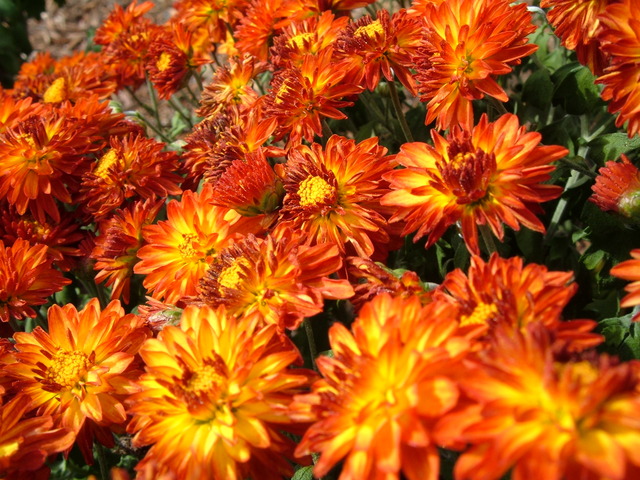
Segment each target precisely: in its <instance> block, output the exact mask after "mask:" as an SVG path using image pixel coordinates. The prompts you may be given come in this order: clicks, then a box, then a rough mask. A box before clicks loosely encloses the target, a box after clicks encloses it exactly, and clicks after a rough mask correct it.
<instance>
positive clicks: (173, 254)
mask: <svg viewBox="0 0 640 480" xmlns="http://www.w3.org/2000/svg"><path fill="white" fill-rule="evenodd" d="M212 196H213V187H212V186H211V185H205V186H204V188H203V190H202V192H201V193H200V194H197V193H193V192H191V191H189V190H187V191H185V192H184V193H183V195H182V199H181V200H180V202H178V201H176V200H172V201H171V202H169V204H168V205H167V220H165V221H161V222H158V224H157V225H147V226H145V227H144V228H143V229H142V235H143V237H144V240H145V242H146V243H147V245H144V246H143V247H142V248H141V249H140V250H138V258H140V262H139V263H137V264H136V265H135V266H134V268H133V271H134V273H140V274H143V275H146V277H145V279H144V282H143V285H144V287H145V288H146V289H147V290H148V291H151V292H153V295H154V296H155V297H156V298H157V299H158V300H162V299H164V301H165V302H167V303H174V304H175V303H176V302H177V301H178V300H179V299H180V298H182V297H184V296H193V295H196V294H197V290H196V289H197V286H198V282H199V281H200V279H201V278H202V277H203V276H204V274H205V272H206V271H207V269H208V268H209V265H210V264H211V262H212V261H213V257H214V255H215V254H216V253H218V252H220V251H221V250H222V249H224V248H226V247H227V246H229V245H230V244H231V243H232V242H233V240H234V238H235V237H237V236H238V234H239V233H248V231H250V230H249V228H247V224H246V223H245V222H239V220H240V219H241V218H242V217H241V216H240V215H239V214H237V213H236V212H234V211H233V210H230V209H227V208H223V207H215V206H212V205H211V199H212Z"/></svg>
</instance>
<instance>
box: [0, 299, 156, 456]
mask: <svg viewBox="0 0 640 480" xmlns="http://www.w3.org/2000/svg"><path fill="white" fill-rule="evenodd" d="M48 317H49V318H48V319H49V333H47V332H45V331H44V330H43V329H42V328H40V327H36V329H35V330H34V331H33V332H31V333H23V332H18V333H16V334H15V335H14V338H15V340H16V345H15V348H16V350H17V353H16V354H15V357H16V358H17V360H18V362H17V363H12V364H9V365H5V366H4V370H5V372H6V374H8V375H9V376H10V377H12V378H13V379H14V380H15V382H14V387H15V388H16V390H17V391H19V392H21V393H22V394H24V395H25V396H27V397H28V398H29V399H31V402H32V405H31V408H34V409H36V414H37V415H39V416H42V415H51V416H52V417H53V420H54V424H55V426H56V427H64V428H68V429H70V430H71V431H72V432H73V433H74V436H75V437H76V442H77V444H78V446H79V447H80V450H81V451H82V453H83V455H84V457H85V459H86V460H87V461H88V462H89V463H90V462H91V459H92V458H93V454H92V453H91V449H92V440H93V439H92V436H93V435H94V434H95V435H97V436H98V440H99V441H100V442H101V443H104V444H105V445H107V446H109V447H110V446H113V437H112V435H111V434H110V429H111V428H112V427H114V426H117V425H122V424H123V423H124V422H125V420H126V415H125V410H124V405H123V404H122V401H123V400H124V398H125V397H126V395H127V394H129V393H131V391H132V390H131V389H132V379H133V378H135V376H136V373H137V372H136V371H134V370H133V367H134V365H135V364H134V363H132V362H133V361H134V356H135V354H136V353H137V352H138V349H139V348H140V346H141V345H142V343H143V341H144V340H145V338H146V337H147V335H148V331H147V330H146V329H145V328H143V326H142V321H141V320H140V319H139V318H138V317H136V316H135V315H132V314H129V315H125V314H124V310H123V309H122V308H121V307H120V303H119V302H118V301H113V302H111V303H110V304H109V305H108V306H107V307H106V308H105V309H104V310H102V311H101V310H100V306H99V304H98V300H97V299H95V298H94V299H92V300H91V301H89V303H88V304H87V306H86V307H85V308H84V309H82V310H80V311H79V312H78V311H77V310H76V307H75V306H73V305H72V304H68V305H65V306H64V307H59V306H57V305H53V306H52V307H51V308H49V311H48Z"/></svg>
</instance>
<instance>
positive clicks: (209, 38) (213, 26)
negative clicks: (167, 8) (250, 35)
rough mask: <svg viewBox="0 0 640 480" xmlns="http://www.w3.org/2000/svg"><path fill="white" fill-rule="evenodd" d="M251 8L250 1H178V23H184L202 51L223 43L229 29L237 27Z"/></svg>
mask: <svg viewBox="0 0 640 480" xmlns="http://www.w3.org/2000/svg"><path fill="white" fill-rule="evenodd" d="M248 6H249V0H178V1H176V2H174V4H173V8H174V9H175V10H176V17H175V19H176V21H179V22H182V23H184V25H185V26H186V27H187V29H188V30H189V31H192V32H194V37H195V39H196V42H197V43H198V45H200V48H201V49H205V48H207V49H208V48H211V46H210V45H211V44H213V43H219V42H222V41H223V40H224V39H225V35H226V34H227V33H228V28H233V27H235V26H236V25H237V24H238V22H239V21H240V19H241V18H242V17H243V15H244V11H245V10H246V9H247V7H248Z"/></svg>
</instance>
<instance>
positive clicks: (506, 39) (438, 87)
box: [414, 0, 538, 130]
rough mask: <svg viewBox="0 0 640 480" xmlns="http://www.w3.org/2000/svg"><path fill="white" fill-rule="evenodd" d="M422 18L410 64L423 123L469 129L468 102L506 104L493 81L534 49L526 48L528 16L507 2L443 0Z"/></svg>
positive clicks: (518, 5) (532, 28)
mask: <svg viewBox="0 0 640 480" xmlns="http://www.w3.org/2000/svg"><path fill="white" fill-rule="evenodd" d="M424 19H425V23H426V30H425V34H424V39H423V42H424V45H423V48H424V51H421V52H419V53H418V54H417V55H416V56H415V57H414V61H415V62H416V65H415V68H416V71H417V72H416V80H418V83H419V86H418V91H419V93H420V95H421V97H420V99H421V100H422V101H423V102H427V117H426V120H425V123H426V124H427V125H428V124H430V123H431V122H433V121H434V120H435V121H436V128H438V129H440V130H446V129H448V128H450V127H451V126H453V125H460V126H462V127H463V128H466V129H468V130H470V129H471V127H472V126H473V107H472V101H473V100H478V99H481V98H484V96H485V95H488V96H490V97H493V98H495V99H496V100H499V101H501V102H506V101H507V100H508V96H507V94H506V93H505V91H504V90H503V89H502V87H501V86H500V85H499V84H498V82H497V81H496V77H497V76H498V75H504V74H507V73H509V72H511V70H512V68H511V65H514V64H518V63H520V61H521V58H522V57H526V56H527V55H530V54H532V53H533V52H535V51H536V49H537V48H538V47H537V46H536V45H532V44H528V43H527V42H528V39H527V35H529V34H530V33H532V32H534V31H535V26H534V25H533V24H532V23H531V14H530V13H529V12H528V11H527V5H526V4H525V3H513V2H511V0H449V1H446V2H441V3H440V4H439V5H436V4H435V3H432V4H428V5H426V15H425V17H424Z"/></svg>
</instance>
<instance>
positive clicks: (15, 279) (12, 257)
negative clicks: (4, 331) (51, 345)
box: [0, 238, 71, 322]
mask: <svg viewBox="0 0 640 480" xmlns="http://www.w3.org/2000/svg"><path fill="white" fill-rule="evenodd" d="M47 248H48V247H47V246H46V245H34V246H31V245H29V242H27V241H26V240H23V239H21V238H18V239H17V240H16V241H15V243H14V244H13V246H11V247H7V248H5V246H4V243H3V242H2V241H0V321H3V322H8V321H9V320H10V319H11V318H16V319H19V320H21V319H23V318H26V317H31V318H34V317H35V316H36V312H35V311H34V310H33V308H31V307H32V306H35V305H43V304H44V303H46V302H47V297H49V296H50V295H53V294H54V293H55V292H59V291H60V290H62V288H63V287H64V286H65V285H68V284H70V283H71V280H69V279H67V278H64V277H63V276H62V274H61V273H60V272H59V271H57V270H55V269H54V268H53V267H52V266H51V262H52V258H51V257H49V256H48V255H47Z"/></svg>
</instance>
